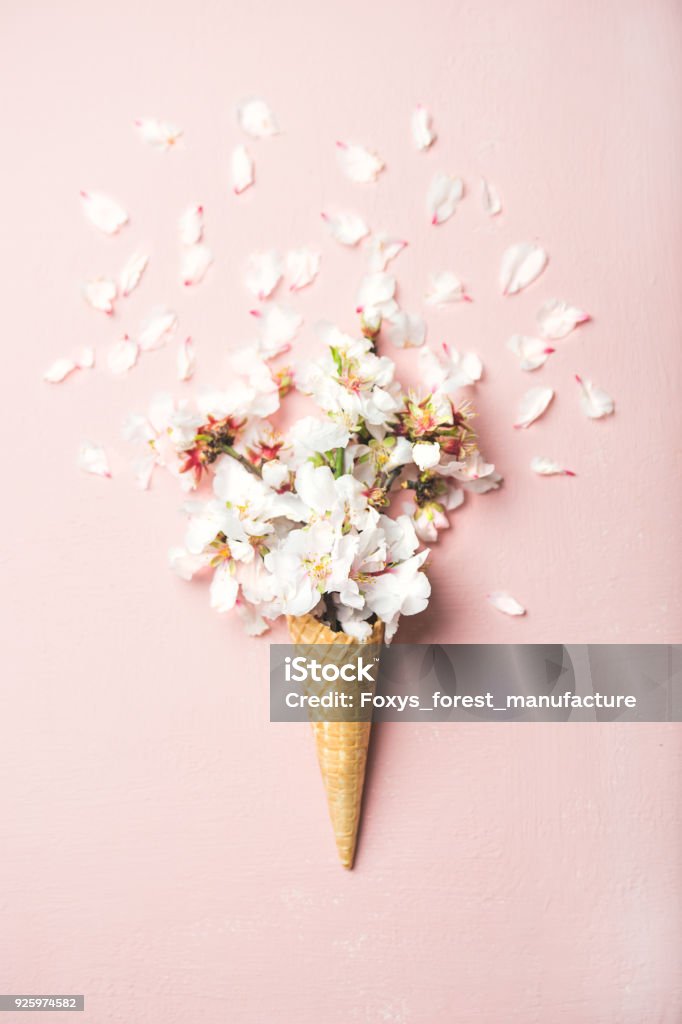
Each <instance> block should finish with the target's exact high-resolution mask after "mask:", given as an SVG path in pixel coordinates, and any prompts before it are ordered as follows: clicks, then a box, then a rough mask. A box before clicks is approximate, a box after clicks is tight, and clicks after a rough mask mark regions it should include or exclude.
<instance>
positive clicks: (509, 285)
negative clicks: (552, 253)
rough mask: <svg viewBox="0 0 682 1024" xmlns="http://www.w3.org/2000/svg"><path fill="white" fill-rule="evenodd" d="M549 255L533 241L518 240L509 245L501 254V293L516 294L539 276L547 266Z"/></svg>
mask: <svg viewBox="0 0 682 1024" xmlns="http://www.w3.org/2000/svg"><path fill="white" fill-rule="evenodd" d="M548 259H549V257H548V256H547V253H546V252H545V250H544V249H543V248H542V246H540V245H536V244H535V243H534V242H519V243H518V244H516V245H510V246H509V248H508V249H507V250H506V251H505V252H504V254H503V256H502V264H501V266H500V288H501V289H502V294H503V295H516V293H517V292H520V291H521V289H522V288H526V287H527V286H528V285H529V284H531V283H532V282H533V281H534V280H535V279H536V277H539V276H540V274H541V273H542V271H543V270H544V269H545V267H546V266H547V260H548Z"/></svg>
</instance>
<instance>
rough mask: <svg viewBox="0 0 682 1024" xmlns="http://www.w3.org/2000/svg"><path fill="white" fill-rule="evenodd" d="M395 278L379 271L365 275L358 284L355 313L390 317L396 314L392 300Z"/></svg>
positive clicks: (395, 307) (395, 306)
mask: <svg viewBox="0 0 682 1024" xmlns="http://www.w3.org/2000/svg"><path fill="white" fill-rule="evenodd" d="M395 284H396V282H395V277H393V275H392V274H386V273H384V272H383V271H380V272H379V273H377V274H365V276H364V277H363V278H362V280H361V282H360V287H359V289H358V295H357V299H356V312H358V313H364V312H367V313H368V314H369V315H370V316H371V314H372V313H378V314H380V315H382V316H386V317H390V316H392V315H393V314H394V312H397V305H396V303H395V300H394V298H393V297H394V295H395Z"/></svg>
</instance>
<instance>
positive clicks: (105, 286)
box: [83, 277, 116, 316]
mask: <svg viewBox="0 0 682 1024" xmlns="http://www.w3.org/2000/svg"><path fill="white" fill-rule="evenodd" d="M83 298H84V299H85V301H86V302H87V303H88V304H89V305H90V306H92V308H93V309H98V310H100V311H101V312H102V313H106V314H107V316H111V314H112V313H113V312H114V299H115V298H116V282H115V281H112V280H110V279H109V278H108V277H96V278H95V279H94V280H92V281H86V282H85V284H84V285H83Z"/></svg>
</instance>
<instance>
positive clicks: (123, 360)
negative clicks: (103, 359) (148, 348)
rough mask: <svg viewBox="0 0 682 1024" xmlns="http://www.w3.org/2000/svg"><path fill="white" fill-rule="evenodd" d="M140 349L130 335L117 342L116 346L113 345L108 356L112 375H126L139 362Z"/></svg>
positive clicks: (108, 364)
mask: <svg viewBox="0 0 682 1024" xmlns="http://www.w3.org/2000/svg"><path fill="white" fill-rule="evenodd" d="M139 352H140V350H139V347H138V344H137V342H136V341H133V340H132V339H131V338H129V337H128V335H127V334H126V335H124V337H122V338H121V339H120V341H117V342H116V344H115V345H112V346H111V348H110V349H109V352H108V354H107V366H108V367H109V369H110V370H111V372H112V373H116V374H120V373H126V372H127V371H128V370H130V369H132V368H133V366H134V365H135V363H136V362H137V357H138V355H139Z"/></svg>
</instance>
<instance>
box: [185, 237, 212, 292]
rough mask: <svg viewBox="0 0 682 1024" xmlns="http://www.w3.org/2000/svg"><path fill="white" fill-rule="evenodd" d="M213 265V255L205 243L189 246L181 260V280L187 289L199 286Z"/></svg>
mask: <svg viewBox="0 0 682 1024" xmlns="http://www.w3.org/2000/svg"><path fill="white" fill-rule="evenodd" d="M212 263H213V253H212V252H211V250H210V249H209V247H208V246H207V245H205V244H204V243H203V242H197V243H196V244H195V245H189V246H187V248H186V249H183V252H182V256H181V258H180V280H181V281H182V283H183V284H184V285H185V286H186V287H189V286H190V285H194V284H199V282H200V281H203V279H204V276H205V274H206V271H207V270H208V268H209V267H210V266H211V264H212Z"/></svg>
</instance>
